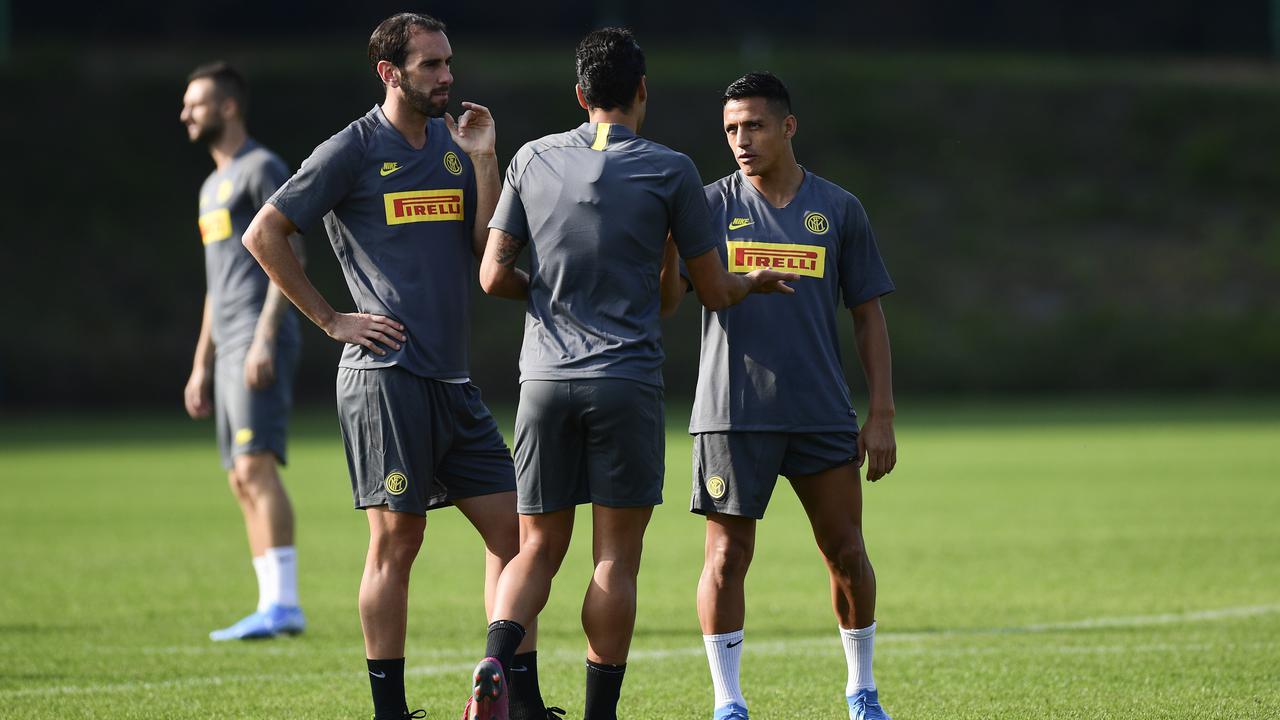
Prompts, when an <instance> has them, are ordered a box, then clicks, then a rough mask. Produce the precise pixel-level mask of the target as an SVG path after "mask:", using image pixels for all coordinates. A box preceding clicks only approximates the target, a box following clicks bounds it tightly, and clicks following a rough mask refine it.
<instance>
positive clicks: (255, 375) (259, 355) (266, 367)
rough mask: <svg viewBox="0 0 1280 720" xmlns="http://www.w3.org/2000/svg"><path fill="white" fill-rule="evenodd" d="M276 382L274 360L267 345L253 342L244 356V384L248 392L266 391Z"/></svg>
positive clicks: (273, 354)
mask: <svg viewBox="0 0 1280 720" xmlns="http://www.w3.org/2000/svg"><path fill="white" fill-rule="evenodd" d="M275 381H276V359H275V353H274V352H272V349H271V346H270V344H269V343H267V342H265V341H262V342H259V341H258V340H256V339H255V340H254V341H253V343H251V344H250V345H249V351H248V352H246V353H245V354H244V384H245V387H247V388H249V389H250V390H266V389H267V388H269V387H271V386H272V385H273V384H274V383H275Z"/></svg>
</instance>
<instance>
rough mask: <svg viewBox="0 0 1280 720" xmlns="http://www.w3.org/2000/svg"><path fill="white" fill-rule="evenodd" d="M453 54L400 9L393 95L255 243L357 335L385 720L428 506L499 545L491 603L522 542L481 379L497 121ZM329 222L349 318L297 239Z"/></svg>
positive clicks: (491, 560) (285, 203)
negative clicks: (479, 268) (472, 299)
mask: <svg viewBox="0 0 1280 720" xmlns="http://www.w3.org/2000/svg"><path fill="white" fill-rule="evenodd" d="M452 61H453V50H452V48H451V46H450V44H449V39H448V37H447V36H446V35H445V26H444V24H442V23H441V22H439V21H438V20H436V19H434V18H431V17H428V16H425V15H417V14H413V13H401V14H398V15H394V16H392V17H390V18H388V19H386V20H384V21H383V22H382V23H381V24H380V25H378V27H377V28H376V29H375V30H374V31H373V35H372V36H371V37H370V39H369V62H370V64H371V65H372V66H373V70H374V72H375V73H377V75H378V77H379V79H380V80H381V81H382V83H383V86H384V88H385V99H384V101H383V103H382V105H380V106H377V105H375V106H374V107H373V109H372V110H370V111H369V112H368V113H367V114H365V115H364V116H363V117H361V118H359V119H358V120H356V121H355V122H353V123H351V124H350V125H348V126H347V127H346V128H345V129H343V130H342V131H340V132H339V133H338V134H336V135H334V136H333V137H332V138H330V139H329V140H327V141H326V142H324V143H323V144H321V145H320V146H319V147H317V148H316V149H315V151H314V152H313V153H312V155H311V157H310V158H308V159H307V161H306V162H305V163H303V165H302V168H301V169H300V170H299V171H298V173H297V174H296V175H294V176H293V177H292V178H290V179H289V181H288V182H286V183H285V184H284V186H283V187H281V188H280V190H279V191H278V192H277V193H276V194H275V195H273V196H272V197H271V199H270V200H269V201H268V203H267V205H266V206H264V207H263V208H262V211H261V212H259V213H258V216H257V218H255V219H254V222H253V225H252V226H251V227H250V228H249V232H248V233H246V234H245V239H244V242H245V245H246V246H247V247H248V248H249V249H250V251H251V252H253V254H254V256H255V257H257V259H258V262H260V263H261V264H262V266H263V268H265V269H266V271H267V273H268V274H269V275H270V276H271V278H272V280H273V281H275V283H276V284H277V285H279V286H280V288H281V289H282V290H283V291H284V293H285V294H286V295H287V296H288V297H289V299H290V300H292V301H293V303H294V304H295V305H297V306H298V308H299V309H301V310H302V312H303V313H304V314H306V316H307V317H308V318H310V319H311V320H312V321H313V322H315V323H316V325H318V326H319V327H320V328H321V329H323V330H324V331H325V333H327V334H328V335H329V336H330V337H332V338H333V339H335V340H338V341H341V342H344V343H346V347H345V348H344V350H343V353H342V360H341V361H340V363H339V369H338V381H337V391H338V410H339V421H340V424H341V427H342V435H343V440H344V444H345V447H346V453H347V464H348V468H349V470H350V474H351V485H352V494H353V496H354V500H355V506H356V507H357V508H358V509H363V510H364V511H365V515H366V517H367V519H368V523H369V551H368V555H367V558H366V561H365V570H364V577H363V579H362V581H361V583H360V620H361V625H362V627H363V629H364V639H365V654H366V657H367V664H368V671H369V683H370V686H371V691H372V694H373V704H374V717H375V718H377V719H378V720H388V719H389V718H403V717H407V716H409V713H408V705H407V703H406V702H405V691H404V656H405V652H404V649H405V628H406V622H407V616H408V593H409V573H410V570H411V569H412V566H413V561H414V558H415V557H416V556H417V554H418V550H419V548H420V547H421V545H422V538H423V531H424V529H425V527H426V513H427V511H429V510H433V509H436V508H439V507H444V506H447V505H451V504H452V505H455V506H457V508H458V509H459V510H460V511H461V512H462V514H463V515H464V516H466V518H467V519H468V520H469V521H470V522H471V523H472V525H474V526H475V528H476V530H477V531H478V532H479V533H480V535H481V537H482V538H483V539H484V543H485V547H486V553H487V557H486V573H485V608H486V611H488V612H490V613H491V610H492V600H493V590H494V586H495V584H496V581H497V578H498V573H499V572H500V571H501V569H502V567H503V565H504V564H505V563H506V562H507V560H509V559H510V558H511V557H512V556H513V555H515V553H516V551H517V549H518V546H519V524H518V522H517V520H516V512H515V476H514V472H513V468H512V463H511V455H510V453H509V451H508V450H507V446H506V444H505V443H504V442H503V440H502V436H501V434H500V433H499V432H498V426H497V423H496V422H495V421H494V419H493V416H492V415H490V413H489V410H488V409H487V408H486V407H485V405H484V403H483V402H482V401H481V399H480V391H479V389H477V388H476V387H475V386H474V385H472V384H471V383H470V381H469V379H468V344H469V340H470V338H469V331H470V307H469V292H468V288H469V285H470V282H471V278H472V277H473V275H472V272H473V271H472V262H473V256H475V257H478V256H479V255H480V254H481V253H482V252H483V250H484V244H485V237H486V234H487V226H488V223H489V218H490V217H491V216H492V215H493V208H494V205H495V204H496V202H497V199H498V192H499V189H500V184H499V181H498V169H497V157H496V154H495V151H494V140H495V130H494V123H493V118H492V116H491V115H490V113H489V111H488V109H486V108H485V107H483V106H481V105H477V104H474V103H469V102H464V103H462V105H463V107H464V108H466V112H465V113H463V114H462V116H461V117H460V118H459V119H458V120H457V121H456V122H455V121H454V119H453V116H451V115H449V114H447V113H446V112H445V108H446V107H447V105H448V102H449V95H450V89H451V86H452V84H453V73H452V70H451V64H452ZM321 223H323V226H324V228H325V229H326V230H327V231H328V235H329V239H330V241H331V242H332V244H333V248H334V252H335V253H336V254H337V256H338V259H339V261H340V263H341V265H342V269H343V274H344V275H345V276H346V280H347V286H348V288H349V289H350V291H351V294H352V296H353V298H354V300H355V304H356V307H357V309H358V312H354V313H343V312H337V311H335V310H334V309H333V307H332V306H331V305H330V304H329V303H328V302H327V301H326V300H325V299H324V298H323V297H322V296H321V295H320V293H319V292H318V291H317V290H316V289H315V287H314V286H313V285H312V284H311V282H310V280H309V279H308V278H307V276H306V274H305V272H304V270H303V268H302V266H301V265H300V264H299V263H298V261H297V259H296V258H295V256H294V254H293V253H292V252H291V250H290V246H289V243H288V242H287V241H286V238H287V237H288V236H289V235H290V234H292V233H293V232H295V230H299V229H300V230H301V231H303V232H304V233H309V232H313V231H315V230H317V229H318V227H319V226H320V225H321ZM490 617H492V615H491V614H490ZM532 648H533V637H532V636H531V637H530V638H528V640H527V641H526V642H525V644H524V646H523V648H522V650H524V651H525V652H524V653H523V654H522V655H521V663H522V664H523V665H524V666H525V667H527V668H529V671H528V672H527V673H525V675H524V676H523V677H522V679H521V680H520V681H519V682H517V683H515V684H514V692H515V698H516V704H517V705H518V706H519V708H520V710H521V712H524V713H526V715H525V716H526V717H538V718H539V719H540V720H542V719H543V718H545V717H546V714H547V712H548V711H547V709H546V708H544V707H543V704H542V699H541V696H540V694H539V692H538V685H537V675H536V670H535V668H536V656H535V654H534V653H533V652H532ZM417 712H418V711H415V713H417ZM413 717H418V715H416V714H415V715H413Z"/></svg>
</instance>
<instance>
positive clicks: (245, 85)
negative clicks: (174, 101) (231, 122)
mask: <svg viewBox="0 0 1280 720" xmlns="http://www.w3.org/2000/svg"><path fill="white" fill-rule="evenodd" d="M202 78H209V79H210V80H212V81H213V87H214V89H215V90H216V91H217V92H218V97H219V99H220V100H225V99H226V98H231V99H232V100H235V101H236V107H238V108H240V116H241V117H244V116H245V115H247V114H248V112H249V82H248V81H247V80H245V79H244V75H241V74H240V71H239V70H236V69H235V68H234V67H232V66H231V64H230V63H228V62H226V61H225V60H215V61H213V62H210V63H205V64H204V65H201V66H200V67H197V68H196V69H195V70H192V71H191V74H190V75H188V76H187V84H188V85H190V84H191V83H192V82H194V81H196V80H200V79H202Z"/></svg>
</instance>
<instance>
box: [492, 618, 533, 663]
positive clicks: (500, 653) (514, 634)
mask: <svg viewBox="0 0 1280 720" xmlns="http://www.w3.org/2000/svg"><path fill="white" fill-rule="evenodd" d="M522 642H524V628H523V627H522V626H521V625H520V623H518V622H516V621H514V620H494V621H493V622H491V623H489V637H488V639H487V640H486V641H485V645H484V655H485V657H491V658H498V662H500V663H502V671H503V672H504V673H505V672H507V668H509V667H511V661H512V659H513V658H515V656H516V648H518V647H520V643H522Z"/></svg>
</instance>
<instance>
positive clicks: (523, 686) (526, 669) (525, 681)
mask: <svg viewBox="0 0 1280 720" xmlns="http://www.w3.org/2000/svg"><path fill="white" fill-rule="evenodd" d="M507 683H508V684H509V685H510V686H511V705H510V712H511V720H546V716H547V712H546V706H545V705H543V704H542V690H541V689H540V688H539V687H538V651H536V650H534V651H532V652H527V653H520V654H518V655H516V656H515V657H514V658H512V660H511V666H510V667H509V668H507Z"/></svg>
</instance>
